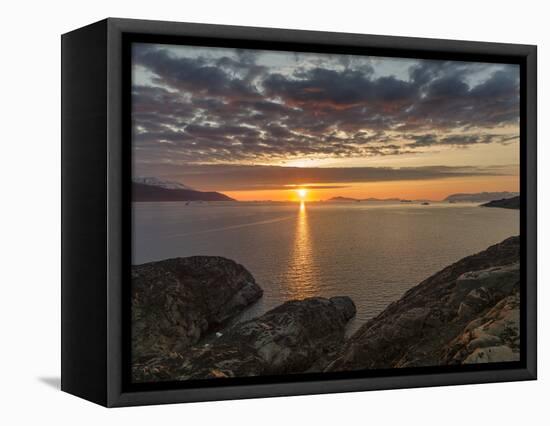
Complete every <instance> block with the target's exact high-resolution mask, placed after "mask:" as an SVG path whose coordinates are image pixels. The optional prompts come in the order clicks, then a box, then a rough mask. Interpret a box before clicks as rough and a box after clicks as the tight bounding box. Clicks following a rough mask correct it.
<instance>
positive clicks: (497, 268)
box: [132, 237, 519, 382]
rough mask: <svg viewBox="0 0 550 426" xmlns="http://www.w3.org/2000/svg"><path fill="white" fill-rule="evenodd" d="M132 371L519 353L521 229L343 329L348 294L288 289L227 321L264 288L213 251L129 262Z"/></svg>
mask: <svg viewBox="0 0 550 426" xmlns="http://www.w3.org/2000/svg"><path fill="white" fill-rule="evenodd" d="M132 277H133V279H132V321H133V322H132V359H133V379H134V381H136V382H149V381H162V380H188V379H205V378H225V377H245V376H257V375H270V374H289V373H300V372H312V371H349V370H362V369H377V368H400V367H415V366H434V365H448V364H462V363H482V362H503V361H516V360H519V238H518V237H512V238H509V239H507V240H505V241H503V242H502V243H500V244H497V245H494V246H492V247H489V248H488V249H487V250H485V251H483V252H481V253H478V254H476V255H473V256H469V257H466V258H464V259H462V260H460V261H458V262H457V263H455V264H453V265H451V266H449V267H447V268H445V269H443V270H442V271H440V272H438V273H437V274H435V275H433V276H432V277H430V278H428V279H427V280H425V281H424V282H422V283H420V284H419V285H417V286H416V287H413V288H412V289H411V290H409V291H408V292H407V293H406V294H405V295H404V296H403V297H402V298H401V299H400V300H398V301H396V302H394V303H392V304H390V305H389V306H388V307H387V308H386V309H385V310H384V311H383V312H382V313H381V314H380V315H378V316H377V317H375V318H373V319H371V320H370V321H368V322H367V323H365V324H364V325H363V326H362V327H361V328H360V329H359V330H358V331H357V332H356V333H355V334H354V335H352V336H351V337H350V338H349V339H348V340H345V337H344V336H345V329H346V325H347V323H348V322H349V320H350V319H351V318H353V317H354V315H355V305H354V304H353V301H352V300H351V299H350V298H349V297H345V296H342V297H333V298H330V299H326V298H321V297H316V298H310V299H305V300H300V301H289V302H286V303H284V304H282V305H281V306H278V307H277V308H275V309H272V310H271V311H269V312H267V313H265V314H264V315H262V316H260V317H259V318H255V319H252V320H249V321H246V322H242V323H237V324H233V325H228V322H230V320H231V319H232V318H235V317H236V316H238V315H239V314H240V313H241V312H242V311H243V310H244V309H246V308H247V307H248V306H249V305H250V304H252V303H254V302H255V301H256V300H258V299H259V298H260V297H261V296H262V290H261V288H260V287H259V286H258V284H257V283H256V282H255V280H254V278H253V277H252V275H251V274H250V273H249V272H248V271H247V270H246V269H245V268H244V267H243V266H241V265H239V264H237V263H235V262H233V261H231V260H228V259H225V258H221V257H208V256H196V257H190V258H178V259H170V260H165V261H161V262H152V263H148V264H145V265H139V266H134V267H133V270H132Z"/></svg>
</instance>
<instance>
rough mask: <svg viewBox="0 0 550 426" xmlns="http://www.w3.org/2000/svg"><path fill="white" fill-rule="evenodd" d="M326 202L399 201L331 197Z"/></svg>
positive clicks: (397, 199) (394, 199)
mask: <svg viewBox="0 0 550 426" xmlns="http://www.w3.org/2000/svg"><path fill="white" fill-rule="evenodd" d="M327 201H337V202H338V201H339V202H347V203H349V202H354V201H357V202H358V201H401V200H400V199H399V198H350V197H332V198H329V199H328V200H327Z"/></svg>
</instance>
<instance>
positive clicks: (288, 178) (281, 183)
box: [137, 164, 517, 191]
mask: <svg viewBox="0 0 550 426" xmlns="http://www.w3.org/2000/svg"><path fill="white" fill-rule="evenodd" d="M137 172H138V174H139V175H144V176H145V175H154V176H160V177H162V176H163V173H165V174H166V175H167V176H170V178H171V179H174V180H177V181H179V182H183V183H185V184H186V185H190V186H192V187H197V188H200V189H203V190H210V189H217V190H220V191H230V190H259V189H291V188H289V183H292V184H295V185H300V186H304V185H308V184H309V185H327V184H330V185H329V186H324V188H328V187H331V188H332V187H334V185H336V187H338V186H339V185H341V184H351V183H355V182H387V181H406V180H418V181H421V180H429V179H448V178H456V177H469V176H504V175H509V174H510V175H513V174H515V173H516V172H517V171H516V170H513V169H511V168H510V167H496V168H494V167H487V168H483V167H446V166H429V167H403V168H390V167H334V168H319V167H278V166H245V165H231V164H209V165H193V164H189V165H186V166H184V167H181V166H171V165H163V166H162V170H160V169H156V168H155V166H154V165H153V166H149V167H146V166H145V167H144V166H140V167H139V169H138V170H137ZM316 187H318V186H316ZM318 188H319V187H318Z"/></svg>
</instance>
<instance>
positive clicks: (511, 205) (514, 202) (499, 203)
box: [481, 195, 520, 210]
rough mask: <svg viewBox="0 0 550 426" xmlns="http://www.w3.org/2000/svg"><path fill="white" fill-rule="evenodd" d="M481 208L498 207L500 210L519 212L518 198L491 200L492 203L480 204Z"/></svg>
mask: <svg viewBox="0 0 550 426" xmlns="http://www.w3.org/2000/svg"><path fill="white" fill-rule="evenodd" d="M481 207H500V208H501V209H514V210H519V208H520V198H519V195H518V196H517V197H512V198H503V199H501V200H493V201H489V202H488V203H485V204H482V205H481Z"/></svg>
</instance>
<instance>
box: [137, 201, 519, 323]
mask: <svg viewBox="0 0 550 426" xmlns="http://www.w3.org/2000/svg"><path fill="white" fill-rule="evenodd" d="M518 233H519V212H518V211H517V210H508V209H501V208H482V207H479V206H478V205H477V204H444V203H432V204H430V205H420V204H409V203H388V202H361V203H305V204H299V203H227V202H225V203H223V202H222V203H196V204H195V203H190V204H186V203H185V202H165V203H159V202H157V203H133V257H132V262H133V264H141V263H145V262H150V261H154V260H162V259H167V258H173V257H186V256H195V255H209V256H223V257H226V258H229V259H232V260H235V261H236V262H238V263H240V264H242V265H244V266H245V267H246V268H247V269H248V270H249V271H250V272H251V273H252V274H253V275H254V277H255V278H256V281H257V282H258V284H259V285H260V286H261V287H262V288H263V289H264V296H263V297H262V299H260V301H259V302H257V303H256V304H255V305H254V306H253V307H251V308H250V309H248V310H247V311H246V312H245V313H244V315H243V316H242V318H250V317H254V316H257V315H260V314H262V313H264V312H265V311H267V310H269V309H271V308H273V307H275V306H277V305H279V304H281V303H283V302H284V301H287V300H290V299H303V298H306V297H311V296H324V297H331V296H338V295H345V296H350V297H351V298H352V299H353V301H354V302H355V304H356V306H357V315H356V318H355V320H354V321H353V323H352V324H351V325H350V329H351V330H353V329H356V328H357V327H358V326H359V325H361V324H363V323H364V322H365V321H366V320H368V319H370V318H372V317H373V316H375V315H376V314H378V313H380V312H381V311H382V310H383V309H384V308H385V307H386V306H387V305H388V304H389V303H391V302H392V301H394V300H397V299H398V298H399V297H400V296H402V295H403V293H404V292H405V291H407V290H408V289H409V288H411V287H413V286H414V285H416V284H418V283H420V282H421V281H422V280H424V279H425V278H427V277H429V276H430V275H432V274H433V273H435V272H437V271H439V270H440V269H442V268H444V267H445V266H448V265H450V264H452V263H454V262H456V261H457V260H459V259H461V258H462V257H464V256H468V255H471V254H474V253H477V252H479V251H481V250H484V249H486V248H487V247H488V246H490V245H492V244H495V243H498V242H500V241H502V240H503V239H505V238H507V237H509V236H512V235H517V234H518ZM242 318H241V319H242Z"/></svg>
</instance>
